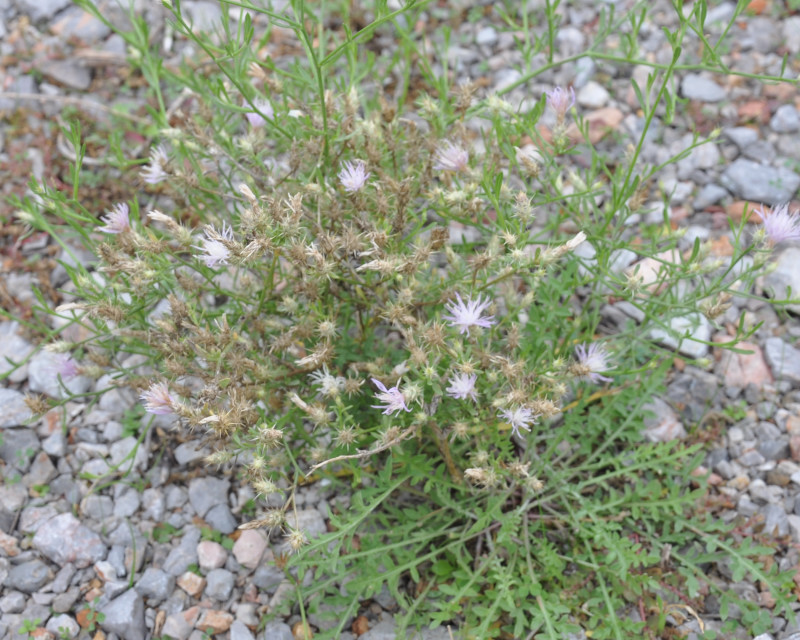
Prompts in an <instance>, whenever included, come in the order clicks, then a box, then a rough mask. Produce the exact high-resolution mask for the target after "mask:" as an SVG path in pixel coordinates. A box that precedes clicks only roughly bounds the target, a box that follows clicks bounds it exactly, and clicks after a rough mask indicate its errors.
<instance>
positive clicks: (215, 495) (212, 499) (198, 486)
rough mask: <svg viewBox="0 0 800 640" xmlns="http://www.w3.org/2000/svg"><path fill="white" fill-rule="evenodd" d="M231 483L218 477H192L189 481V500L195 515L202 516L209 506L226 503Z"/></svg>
mask: <svg viewBox="0 0 800 640" xmlns="http://www.w3.org/2000/svg"><path fill="white" fill-rule="evenodd" d="M230 488H231V483H230V482H229V481H228V480H220V479H218V478H193V479H192V481H191V482H190V483H189V501H190V502H191V503H192V506H193V507H194V510H195V511H196V512H197V515H199V516H200V517H204V516H205V515H206V514H207V513H208V512H209V510H210V509H211V507H214V506H216V505H218V504H228V491H229V490H230Z"/></svg>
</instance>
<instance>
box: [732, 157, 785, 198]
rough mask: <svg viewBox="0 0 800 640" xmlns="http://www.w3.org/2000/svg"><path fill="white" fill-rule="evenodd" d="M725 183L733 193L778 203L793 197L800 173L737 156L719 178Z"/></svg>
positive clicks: (741, 196)
mask: <svg viewBox="0 0 800 640" xmlns="http://www.w3.org/2000/svg"><path fill="white" fill-rule="evenodd" d="M720 181H721V182H722V185H723V186H724V187H725V188H726V189H728V190H729V191H731V192H732V193H733V194H734V195H736V196H738V197H740V198H744V199H746V200H751V201H753V202H763V203H766V204H769V205H776V204H780V203H782V202H787V201H788V200H791V199H792V198H793V197H794V195H795V193H796V192H797V189H798V187H800V176H799V175H797V174H796V173H795V172H794V171H791V170H789V169H787V168H786V167H777V168H776V167H771V166H768V165H763V164H759V163H758V162H753V161H752V160H747V159H745V158H737V159H736V160H734V161H733V163H731V165H730V166H729V167H728V168H727V169H726V170H725V172H724V173H723V174H722V177H721V178H720Z"/></svg>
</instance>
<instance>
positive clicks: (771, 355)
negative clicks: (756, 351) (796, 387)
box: [764, 337, 800, 384]
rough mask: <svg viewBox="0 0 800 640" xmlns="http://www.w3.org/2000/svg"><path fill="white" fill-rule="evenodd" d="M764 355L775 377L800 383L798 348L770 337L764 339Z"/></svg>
mask: <svg viewBox="0 0 800 640" xmlns="http://www.w3.org/2000/svg"><path fill="white" fill-rule="evenodd" d="M764 356H765V357H766V360H767V362H768V363H769V365H770V367H772V373H773V374H774V375H775V378H776V379H778V380H781V379H783V380H789V381H791V382H793V383H795V384H797V383H800V350H798V349H795V348H794V347H792V346H790V345H788V344H787V343H785V342H784V341H783V340H781V339H780V338H778V337H771V338H767V339H766V340H765V341H764Z"/></svg>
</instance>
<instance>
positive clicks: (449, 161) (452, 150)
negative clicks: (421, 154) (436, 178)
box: [433, 140, 469, 173]
mask: <svg viewBox="0 0 800 640" xmlns="http://www.w3.org/2000/svg"><path fill="white" fill-rule="evenodd" d="M434 159H435V160H436V163H435V164H434V165H433V168H434V169H435V170H436V171H454V172H456V173H458V172H461V171H466V170H467V163H468V162H469V153H467V151H466V150H465V149H464V148H463V147H461V146H460V145H457V144H453V143H452V142H450V141H449V140H445V141H444V142H443V143H442V144H440V145H439V148H438V149H437V150H436V157H435V158H434Z"/></svg>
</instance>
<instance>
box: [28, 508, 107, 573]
mask: <svg viewBox="0 0 800 640" xmlns="http://www.w3.org/2000/svg"><path fill="white" fill-rule="evenodd" d="M33 546H34V547H35V548H37V549H38V550H39V551H41V552H42V553H43V554H44V555H45V556H47V557H48V558H49V559H50V560H52V561H53V562H55V563H56V564H58V565H63V564H66V563H67V562H72V563H74V564H75V566H77V567H78V568H81V569H82V568H84V567H88V566H90V565H92V564H94V563H95V562H97V561H98V560H103V559H105V557H106V553H107V550H106V546H105V544H103V541H102V540H101V539H100V537H99V536H98V535H97V534H96V533H95V532H94V531H92V530H90V529H88V528H87V527H85V526H83V525H82V524H81V523H80V522H79V521H78V519H77V518H75V516H73V515H72V514H71V513H62V514H61V515H59V516H56V517H55V518H51V519H50V520H48V521H47V522H45V523H44V524H42V525H41V526H40V527H39V528H38V529H37V531H36V535H34V536H33Z"/></svg>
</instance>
